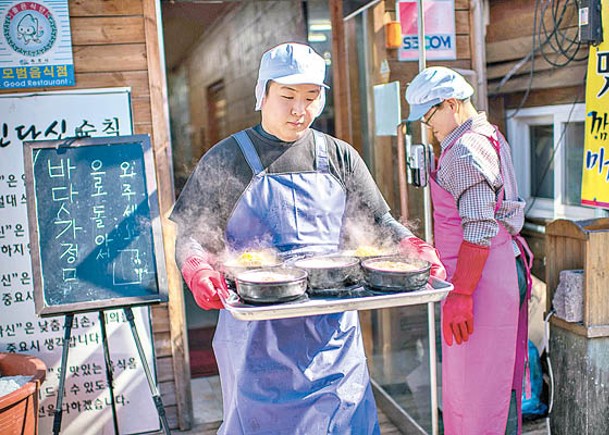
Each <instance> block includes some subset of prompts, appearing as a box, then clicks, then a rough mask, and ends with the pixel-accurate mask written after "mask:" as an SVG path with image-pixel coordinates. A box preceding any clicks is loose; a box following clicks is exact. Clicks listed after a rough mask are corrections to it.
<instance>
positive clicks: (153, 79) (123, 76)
mask: <svg viewBox="0 0 609 435" xmlns="http://www.w3.org/2000/svg"><path fill="white" fill-rule="evenodd" d="M68 6H69V11H70V25H71V30H72V46H73V57H74V70H75V75H76V86H74V87H73V88H61V89H62V90H64V89H66V90H67V89H90V88H106V87H130V88H131V97H132V100H131V101H132V114H133V123H134V132H135V133H136V134H149V135H150V136H151V139H152V144H153V149H154V155H155V161H156V169H157V183H158V188H159V201H160V210H161V214H162V221H163V236H164V243H165V258H166V261H167V265H166V266H167V272H168V279H169V302H168V303H166V304H161V305H157V306H154V307H153V308H152V329H153V334H154V345H155V352H156V361H155V363H156V368H157V377H158V381H159V389H160V392H161V398H162V401H163V404H164V407H165V410H166V413H167V417H168V421H169V424H170V426H171V428H174V429H175V428H178V427H179V428H181V429H186V428H189V427H190V425H191V420H192V405H191V402H190V400H191V397H190V396H191V395H190V371H189V363H188V359H187V358H188V356H187V352H186V335H185V328H184V302H183V296H182V284H181V277H180V276H179V272H178V271H177V268H176V266H175V263H174V260H173V258H174V255H173V235H172V227H171V224H170V222H169V221H168V220H167V215H168V213H169V211H170V209H171V206H172V205H173V201H174V194H173V179H172V175H171V144H170V141H169V125H168V111H167V106H166V102H167V100H166V83H165V71H164V65H162V61H161V59H162V57H161V53H160V44H159V42H160V41H159V33H158V31H159V24H160V23H158V21H157V12H156V6H157V2H156V1H154V0H72V1H69V3H68ZM56 90H58V88H49V89H45V88H42V89H27V90H26V91H27V92H33V91H38V92H44V91H56ZM11 92H14V90H11Z"/></svg>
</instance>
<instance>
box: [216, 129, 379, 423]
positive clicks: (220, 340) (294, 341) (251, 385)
mask: <svg viewBox="0 0 609 435" xmlns="http://www.w3.org/2000/svg"><path fill="white" fill-rule="evenodd" d="M314 134H315V148H316V168H317V170H316V171H314V172H306V173H282V174H267V173H266V171H265V170H264V168H263V167H262V164H261V162H260V158H259V157H258V154H257V153H256V150H255V148H254V146H253V144H252V143H251V141H250V139H249V137H248V136H247V134H246V133H245V132H243V131H242V132H240V133H237V134H236V135H234V137H235V139H236V140H237V142H238V143H239V146H240V147H241V150H242V151H243V154H244V155H245V157H246V160H247V162H248V164H249V165H250V167H251V169H252V172H253V174H254V175H253V178H252V180H251V182H250V184H249V185H248V187H247V188H246V190H245V192H244V193H243V195H242V196H241V198H240V199H239V201H238V203H237V205H236V206H235V209H234V211H233V214H232V215H231V217H230V219H229V222H228V224H227V230H226V239H227V242H228V245H229V247H230V248H232V249H244V248H247V247H251V246H253V245H252V243H256V246H259V245H260V243H266V244H267V245H272V246H274V247H276V248H277V249H279V250H281V251H282V252H284V253H285V254H286V255H291V254H294V253H308V252H327V251H331V250H336V249H337V247H338V244H339V240H340V228H341V224H342V218H343V214H344V211H345V202H346V194H345V190H344V188H343V186H342V185H341V184H340V183H339V181H338V180H337V179H336V178H335V177H334V176H333V175H332V174H331V173H330V171H329V165H328V155H327V149H326V143H325V140H324V138H323V136H322V135H321V134H319V133H318V132H314ZM213 347H214V352H215V355H216V359H217V361H218V368H219V370H220V380H221V384H222V399H223V405H224V422H223V423H222V426H221V427H220V430H219V432H218V433H220V434H229V435H238V434H248V435H249V434H273V435H275V434H286V435H294V434H303V435H304V434H307V435H315V434H362V435H369V434H380V430H379V426H378V419H377V411H376V405H375V402H374V397H373V395H372V389H371V386H370V379H369V375H368V368H367V366H366V357H365V354H364V347H363V343H362V337H361V330H360V326H359V321H358V317H357V312H355V311H350V312H345V313H337V314H328V315H320V316H308V317H300V318H294V319H280V320H265V321H250V322H246V321H240V320H236V319H234V318H233V317H232V316H231V314H230V313H228V312H226V311H225V310H221V311H220V318H219V321H218V326H217V328H216V334H215V336H214V339H213Z"/></svg>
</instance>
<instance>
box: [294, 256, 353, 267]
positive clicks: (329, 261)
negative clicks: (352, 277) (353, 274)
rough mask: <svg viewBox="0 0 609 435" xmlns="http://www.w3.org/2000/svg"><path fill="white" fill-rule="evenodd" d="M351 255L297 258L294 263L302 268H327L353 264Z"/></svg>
mask: <svg viewBox="0 0 609 435" xmlns="http://www.w3.org/2000/svg"><path fill="white" fill-rule="evenodd" d="M353 262H354V259H353V258H352V257H310V258H303V259H301V260H297V261H296V262H295V263H294V265H295V266H296V267H301V268H303V269H328V268H331V267H341V266H349V265H351V264H353Z"/></svg>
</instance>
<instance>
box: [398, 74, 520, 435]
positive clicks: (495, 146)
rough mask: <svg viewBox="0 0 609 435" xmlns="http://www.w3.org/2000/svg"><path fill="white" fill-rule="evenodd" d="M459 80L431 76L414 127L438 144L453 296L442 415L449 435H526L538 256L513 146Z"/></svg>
mask: <svg viewBox="0 0 609 435" xmlns="http://www.w3.org/2000/svg"><path fill="white" fill-rule="evenodd" d="M473 92H474V90H473V88H472V87H471V86H470V85H469V84H468V83H467V82H466V81H465V79H464V78H463V77H462V76H461V75H459V74H458V73H456V72H455V71H453V70H451V69H448V68H444V67H432V68H427V69H425V70H424V71H422V72H421V73H420V74H419V75H417V76H416V77H415V78H414V80H413V81H412V82H411V84H410V85H409V87H408V89H407V91H406V99H407V100H408V103H409V104H410V115H409V118H408V120H409V121H415V120H421V122H422V123H424V124H425V125H427V126H428V127H429V128H430V129H431V130H432V132H433V134H434V136H435V137H436V139H437V140H438V141H439V142H440V143H441V154H440V157H439V159H438V162H437V165H436V166H437V169H436V170H435V171H434V173H433V176H432V181H431V194H432V202H433V208H434V213H433V216H434V239H435V241H436V248H437V249H438V251H439V252H440V258H441V260H442V262H443V263H444V265H445V266H446V271H447V274H448V279H449V280H450V281H451V282H452V283H453V285H454V286H455V289H454V290H453V291H452V292H451V293H450V294H449V295H448V297H447V298H446V300H445V301H444V302H443V304H442V334H443V337H444V340H443V342H442V357H443V358H442V359H443V361H442V411H443V413H442V415H443V421H444V431H445V433H446V434H448V435H453V434H458V435H473V434H475V435H484V434H498V435H503V434H506V433H507V434H512V433H514V434H516V433H521V410H520V399H521V397H522V379H523V371H524V361H525V355H526V349H527V347H526V346H527V324H528V319H527V312H528V310H527V303H525V300H528V297H529V292H530V274H529V269H530V261H531V259H532V256H531V254H530V251H529V249H528V247H527V245H526V242H525V241H524V239H523V238H522V237H521V236H520V235H519V232H520V230H521V228H522V225H523V223H524V201H522V200H521V199H520V198H519V197H518V191H517V186H516V181H515V177H514V169H513V166H512V160H511V156H510V150H509V145H508V144H507V142H506V141H505V139H504V138H503V136H502V135H501V134H500V133H499V132H498V130H497V129H496V128H495V127H493V126H492V125H491V124H489V123H488V121H487V120H486V115H485V114H484V113H478V112H477V111H476V109H475V108H474V106H473V105H472V103H471V101H470V97H471V96H472V95H473Z"/></svg>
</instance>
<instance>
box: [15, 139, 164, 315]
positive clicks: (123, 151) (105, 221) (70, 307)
mask: <svg viewBox="0 0 609 435" xmlns="http://www.w3.org/2000/svg"><path fill="white" fill-rule="evenodd" d="M24 164H25V183H26V192H27V208H28V226H29V230H30V251H31V258H32V272H33V278H34V302H35V306H36V313H37V314H38V315H40V316H45V315H57V314H62V313H77V312H85V311H96V310H102V309H107V308H118V307H125V306H131V305H144V304H151V303H156V302H162V301H166V300H167V278H166V272H165V260H164V254H163V248H162V246H163V245H162V234H161V225H160V218H159V211H158V210H159V208H158V198H157V188H156V177H155V171H154V164H153V158H152V151H151V148H150V139H149V137H148V136H146V135H133V136H121V137H111V138H75V139H69V140H53V141H32V142H24Z"/></svg>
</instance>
